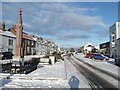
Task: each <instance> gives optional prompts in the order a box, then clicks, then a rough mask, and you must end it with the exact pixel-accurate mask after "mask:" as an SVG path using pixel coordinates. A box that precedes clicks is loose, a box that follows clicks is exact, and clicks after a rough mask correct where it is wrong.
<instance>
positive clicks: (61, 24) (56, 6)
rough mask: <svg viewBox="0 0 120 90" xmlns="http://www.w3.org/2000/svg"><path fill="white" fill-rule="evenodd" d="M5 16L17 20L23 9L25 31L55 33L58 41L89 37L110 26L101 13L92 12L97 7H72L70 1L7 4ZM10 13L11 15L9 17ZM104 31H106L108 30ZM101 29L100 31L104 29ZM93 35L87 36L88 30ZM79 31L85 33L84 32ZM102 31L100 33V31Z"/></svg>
mask: <svg viewBox="0 0 120 90" xmlns="http://www.w3.org/2000/svg"><path fill="white" fill-rule="evenodd" d="M2 6H3V8H2V10H3V19H5V20H8V21H7V22H8V23H10V21H9V20H11V21H12V22H11V23H16V22H17V19H18V9H19V8H22V10H23V26H24V31H27V32H30V33H35V34H37V35H47V36H50V37H52V36H54V37H55V38H56V40H60V41H62V39H64V40H73V39H83V40H84V39H88V38H91V36H90V34H92V33H94V31H93V29H94V28H95V27H99V28H101V29H103V30H105V29H106V28H107V26H106V24H105V23H104V21H103V19H102V17H101V16H97V15H92V16H90V15H89V13H94V12H95V11H97V9H96V8H82V7H80V6H79V7H75V6H69V5H67V4H66V3H43V2H41V3H30V2H29V3H27V2H24V3H22V2H21V3H20V2H19V3H15V2H14V3H3V5H2ZM8 13H9V17H8ZM103 30H101V31H102V32H103V33H104V31H103ZM101 31H98V32H101ZM88 32H89V34H88V35H87V33H88ZM78 33H81V34H80V35H79V34H78ZM96 34H99V33H96Z"/></svg>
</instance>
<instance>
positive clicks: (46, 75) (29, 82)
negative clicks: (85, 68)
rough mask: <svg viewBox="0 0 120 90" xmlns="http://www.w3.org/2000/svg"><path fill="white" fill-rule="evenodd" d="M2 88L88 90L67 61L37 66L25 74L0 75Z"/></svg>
mask: <svg viewBox="0 0 120 90" xmlns="http://www.w3.org/2000/svg"><path fill="white" fill-rule="evenodd" d="M0 78H1V81H2V86H3V88H71V87H72V88H90V86H89V84H88V82H87V80H86V79H85V77H84V76H83V75H82V74H80V73H79V72H78V71H77V70H76V68H75V67H74V66H73V65H72V63H71V62H69V61H68V60H67V59H65V61H60V62H57V63H55V64H54V65H40V64H39V65H38V68H37V70H35V71H33V72H31V73H29V74H27V75H25V74H13V75H11V76H10V74H4V73H2V74H1V75H0Z"/></svg>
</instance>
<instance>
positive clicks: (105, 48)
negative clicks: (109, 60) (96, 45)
mask: <svg viewBox="0 0 120 90" xmlns="http://www.w3.org/2000/svg"><path fill="white" fill-rule="evenodd" d="M100 53H102V54H104V55H107V56H110V42H105V43H102V44H100Z"/></svg>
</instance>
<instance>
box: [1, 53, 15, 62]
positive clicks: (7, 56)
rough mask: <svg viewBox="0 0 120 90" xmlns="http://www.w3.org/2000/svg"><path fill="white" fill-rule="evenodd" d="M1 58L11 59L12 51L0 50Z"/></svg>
mask: <svg viewBox="0 0 120 90" xmlns="http://www.w3.org/2000/svg"><path fill="white" fill-rule="evenodd" d="M0 56H1V58H0V59H1V60H3V59H12V57H13V53H12V52H0Z"/></svg>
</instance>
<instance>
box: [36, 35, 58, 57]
mask: <svg viewBox="0 0 120 90" xmlns="http://www.w3.org/2000/svg"><path fill="white" fill-rule="evenodd" d="M34 40H35V41H36V45H35V49H36V54H38V55H39V54H44V55H47V54H52V53H53V52H58V51H60V48H59V47H58V46H57V45H56V44H55V43H54V42H52V41H48V40H45V39H43V38H42V37H34Z"/></svg>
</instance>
